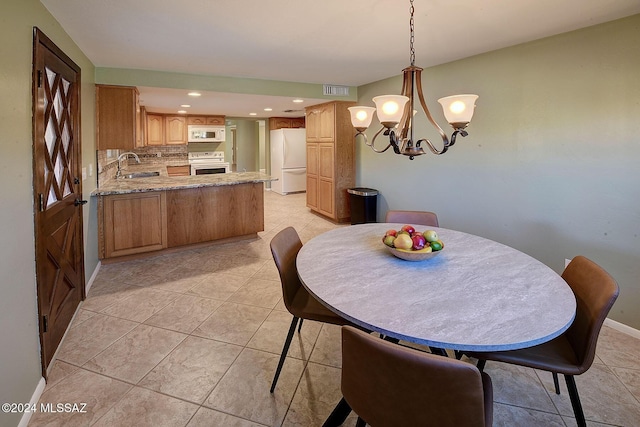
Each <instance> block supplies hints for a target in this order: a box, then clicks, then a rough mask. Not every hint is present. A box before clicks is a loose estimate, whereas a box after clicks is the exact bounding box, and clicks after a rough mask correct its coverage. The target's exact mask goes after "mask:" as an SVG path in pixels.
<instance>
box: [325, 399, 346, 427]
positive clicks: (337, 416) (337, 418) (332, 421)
mask: <svg viewBox="0 0 640 427" xmlns="http://www.w3.org/2000/svg"><path fill="white" fill-rule="evenodd" d="M350 413H351V406H349V404H348V403H347V401H346V399H345V398H344V397H343V398H342V399H340V402H338V404H337V405H336V407H335V408H333V411H331V415H329V417H328V418H327V419H326V420H325V422H324V424H322V427H337V426H341V425H342V423H344V421H345V420H346V419H347V417H348V416H349V414H350Z"/></svg>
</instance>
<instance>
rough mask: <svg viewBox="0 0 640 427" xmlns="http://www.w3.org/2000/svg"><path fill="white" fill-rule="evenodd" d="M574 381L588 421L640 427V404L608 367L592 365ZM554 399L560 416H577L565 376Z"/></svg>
mask: <svg viewBox="0 0 640 427" xmlns="http://www.w3.org/2000/svg"><path fill="white" fill-rule="evenodd" d="M575 379H576V386H577V387H578V394H579V395H580V401H581V402H582V409H583V411H584V416H585V418H586V419H587V420H589V421H594V422H599V423H603V424H613V425H616V426H629V427H632V426H634V427H635V426H638V425H640V404H638V401H637V400H636V399H635V398H634V397H633V396H632V395H631V393H629V391H628V390H627V388H626V387H625V386H624V384H622V382H621V381H620V380H619V379H618V377H616V375H615V374H614V373H613V372H612V371H611V370H610V369H609V368H608V367H606V366H604V365H599V364H593V365H591V368H590V369H589V370H588V371H587V372H585V373H584V374H582V375H579V376H576V377H575ZM550 381H552V380H551V376H548V382H550ZM545 382H546V383H547V384H545V387H547V388H548V389H549V390H553V388H552V387H553V384H552V383H551V384H549V383H548V382H547V380H545ZM494 389H495V388H494ZM551 399H552V400H553V403H554V404H555V405H556V407H557V408H558V412H559V413H560V414H561V415H563V416H568V417H573V416H574V414H573V409H572V408H571V401H570V400H569V394H568V392H567V388H566V385H565V382H564V378H563V377H562V376H561V377H560V395H556V394H555V393H551Z"/></svg>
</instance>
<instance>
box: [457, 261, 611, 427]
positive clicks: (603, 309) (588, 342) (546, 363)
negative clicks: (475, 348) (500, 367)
mask: <svg viewBox="0 0 640 427" xmlns="http://www.w3.org/2000/svg"><path fill="white" fill-rule="evenodd" d="M562 278H563V279H564V280H565V281H566V282H567V283H568V284H569V286H571V289H572V290H573V293H574V294H575V296H576V302H577V308H576V317H575V319H574V321H573V323H572V324H571V326H570V327H569V329H567V331H566V332H565V333H564V334H562V335H560V336H559V337H557V338H554V339H553V340H551V341H549V342H547V343H544V344H540V345H537V346H535V347H530V348H525V349H522V350H512V351H503V352H495V353H472V352H465V354H467V355H469V356H471V357H475V358H477V359H479V362H478V367H479V368H480V370H482V369H483V368H484V364H485V363H486V361H487V360H494V361H499V362H506V363H512V364H515V365H520V366H527V367H531V368H535V369H541V370H544V371H549V372H552V373H553V374H554V382H556V390H558V389H557V387H558V386H557V374H564V377H565V381H566V383H567V389H568V390H569V397H570V398H571V405H572V406H573V412H574V413H575V416H576V421H577V423H578V426H586V421H585V418H584V413H583V412H582V404H581V403H580V397H579V395H578V389H577V388H576V382H575V379H574V376H575V375H580V374H582V373H584V372H586V371H587V370H588V369H589V368H590V367H591V364H592V363H593V358H594V356H595V352H596V343H597V341H598V335H599V333H600V329H601V328H602V323H603V322H604V320H605V318H606V317H607V314H608V313H609V310H610V309H611V306H613V303H614V302H615V301H616V298H618V293H619V289H618V285H617V283H616V282H615V280H614V279H613V278H612V277H611V276H610V275H609V274H608V273H607V272H606V271H604V270H603V269H602V268H601V267H600V266H598V265H597V264H596V263H594V262H593V261H591V260H589V259H587V258H585V257H583V256H577V257H575V258H574V259H573V260H572V261H571V262H570V263H569V265H568V266H567V268H566V269H565V270H564V272H563V273H562Z"/></svg>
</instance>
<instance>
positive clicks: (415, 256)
mask: <svg viewBox="0 0 640 427" xmlns="http://www.w3.org/2000/svg"><path fill="white" fill-rule="evenodd" d="M385 247H386V248H387V249H388V250H389V252H391V253H392V254H393V255H394V256H396V257H398V258H400V259H403V260H405V261H424V260H426V259H431V258H433V257H435V256H438V254H439V253H440V252H442V250H439V251H433V252H416V251H403V250H400V249H396V248H392V247H389V246H387V245H385Z"/></svg>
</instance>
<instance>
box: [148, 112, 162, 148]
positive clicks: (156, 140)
mask: <svg viewBox="0 0 640 427" xmlns="http://www.w3.org/2000/svg"><path fill="white" fill-rule="evenodd" d="M146 116H147V120H146V121H147V123H146V129H147V130H146V132H145V136H146V140H145V145H147V146H151V145H164V116H162V115H160V114H152V113H147V115H146Z"/></svg>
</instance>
